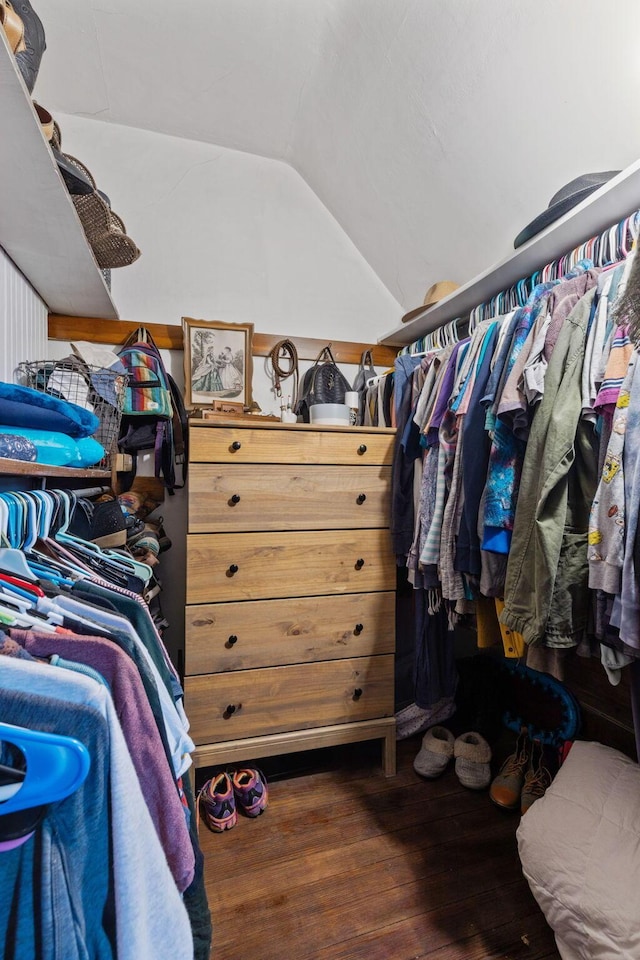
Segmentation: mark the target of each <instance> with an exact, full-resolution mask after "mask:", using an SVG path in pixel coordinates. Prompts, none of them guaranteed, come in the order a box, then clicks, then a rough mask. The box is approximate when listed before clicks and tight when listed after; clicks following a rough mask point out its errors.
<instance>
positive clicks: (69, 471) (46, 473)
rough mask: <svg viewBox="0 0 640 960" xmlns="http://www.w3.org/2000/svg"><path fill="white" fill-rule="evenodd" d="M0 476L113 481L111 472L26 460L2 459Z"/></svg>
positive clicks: (0, 459) (0, 460) (0, 461)
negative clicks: (56, 465)
mask: <svg viewBox="0 0 640 960" xmlns="http://www.w3.org/2000/svg"><path fill="white" fill-rule="evenodd" d="M0 476H13V477H16V476H20V477H67V478H74V479H78V480H86V479H87V478H91V479H96V480H97V479H100V480H107V479H111V471H110V470H98V469H93V468H91V469H83V468H81V467H54V466H50V465H49V464H47V463H30V462H27V461H25V460H10V459H8V458H7V459H3V458H0Z"/></svg>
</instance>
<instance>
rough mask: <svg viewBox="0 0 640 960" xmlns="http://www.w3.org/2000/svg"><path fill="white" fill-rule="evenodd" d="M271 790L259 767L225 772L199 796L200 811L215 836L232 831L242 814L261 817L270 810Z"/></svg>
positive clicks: (209, 781) (208, 782)
mask: <svg viewBox="0 0 640 960" xmlns="http://www.w3.org/2000/svg"><path fill="white" fill-rule="evenodd" d="M268 800H269V788H268V787H267V781H266V778H265V776H264V774H263V773H262V772H261V771H260V770H258V769H256V768H255V767H243V768H241V769H240V770H234V771H232V772H231V773H228V772H227V771H226V770H223V771H221V772H220V773H218V774H216V776H215V777H212V778H211V780H207V782H206V783H205V785H204V786H203V787H202V790H201V791H200V793H199V794H198V811H200V810H202V815H203V817H204V822H205V823H206V825H207V826H208V827H209V829H210V830H213V832H214V833H222V832H223V831H224V830H231V828H232V827H235V825H236V823H237V822H238V810H240V811H241V812H242V813H244V815H245V816H247V817H258V816H260V814H261V813H262V811H263V810H264V808H265V807H266V806H267V803H268Z"/></svg>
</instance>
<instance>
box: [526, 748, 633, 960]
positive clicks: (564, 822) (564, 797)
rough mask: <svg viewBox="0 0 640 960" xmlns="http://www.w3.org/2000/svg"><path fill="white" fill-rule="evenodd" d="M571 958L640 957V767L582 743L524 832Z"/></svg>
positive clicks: (533, 879)
mask: <svg viewBox="0 0 640 960" xmlns="http://www.w3.org/2000/svg"><path fill="white" fill-rule="evenodd" d="M517 838H518V851H519V853H520V860H521V862H522V869H523V872H524V875H525V877H526V878H527V880H528V882H529V886H530V887H531V891H532V893H533V895H534V897H535V898H536V900H537V901H538V903H539V905H540V907H541V909H542V911H543V913H544V915H545V917H546V918H547V922H548V923H549V925H550V926H551V928H552V929H553V931H554V933H555V936H556V943H557V946H558V951H559V953H560V956H561V957H562V958H563V960H620V958H621V957H629V958H632V957H640V923H639V922H638V918H640V767H639V766H638V764H637V763H634V762H633V761H632V760H630V759H629V758H628V757H627V756H625V755H624V754H623V753H620V752H619V751H618V750H612V749H611V748H610V747H605V746H603V745H602V744H601V743H585V742H582V741H577V742H576V743H574V744H573V746H572V747H571V750H570V752H569V756H568V757H567V759H566V760H565V762H564V764H563V765H562V767H561V768H560V770H559V771H558V773H557V775H556V778H555V780H554V781H553V783H552V784H551V786H550V787H549V788H548V790H547V791H546V793H545V795H544V797H542V798H541V799H539V800H536V802H535V803H534V804H533V806H532V807H531V808H530V809H529V810H528V811H527V813H526V814H525V815H524V816H523V817H522V820H521V822H520V826H519V827H518V832H517Z"/></svg>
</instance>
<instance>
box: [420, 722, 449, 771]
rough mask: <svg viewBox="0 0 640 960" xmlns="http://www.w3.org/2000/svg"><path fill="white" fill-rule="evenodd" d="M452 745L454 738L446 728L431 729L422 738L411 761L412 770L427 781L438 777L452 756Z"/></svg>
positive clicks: (436, 727)
mask: <svg viewBox="0 0 640 960" xmlns="http://www.w3.org/2000/svg"><path fill="white" fill-rule="evenodd" d="M454 743H455V737H454V735H453V734H452V733H451V731H450V730H447V728H446V727H438V726H435V727H431V729H430V730H427V732H426V733H425V735H424V737H423V738H422V746H421V747H420V751H419V753H418V755H417V756H416V758H415V760H414V761H413V769H414V770H415V771H416V773H419V774H420V776H421V777H426V778H427V779H428V780H434V779H435V778H436V777H439V776H440V774H442V773H444V771H445V769H446V767H447V764H448V763H449V760H451V758H452V756H453V745H454Z"/></svg>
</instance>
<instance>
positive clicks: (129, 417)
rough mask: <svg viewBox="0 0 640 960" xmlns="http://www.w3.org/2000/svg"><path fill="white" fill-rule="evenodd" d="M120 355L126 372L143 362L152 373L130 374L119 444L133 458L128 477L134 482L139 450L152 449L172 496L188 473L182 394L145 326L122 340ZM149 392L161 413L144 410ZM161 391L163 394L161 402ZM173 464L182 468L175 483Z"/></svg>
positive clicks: (157, 475) (131, 371)
mask: <svg viewBox="0 0 640 960" xmlns="http://www.w3.org/2000/svg"><path fill="white" fill-rule="evenodd" d="M119 356H120V359H121V361H122V362H123V364H124V365H125V367H126V368H127V370H128V372H129V373H131V374H132V373H133V371H134V370H136V369H137V368H139V367H140V366H142V365H144V366H145V368H146V369H147V370H148V371H149V370H152V371H153V374H154V376H153V377H152V378H151V377H147V378H146V379H142V380H140V379H138V378H137V377H136V376H132V378H131V379H130V382H129V386H128V393H129V394H133V395H132V396H131V397H130V398H129V403H128V404H127V405H126V407H125V413H124V414H123V416H122V421H121V424H120V438H119V440H118V447H119V449H120V451H121V452H122V453H127V454H129V455H130V456H131V457H132V460H133V469H132V471H131V473H130V480H131V481H133V477H135V475H136V471H137V466H138V453H140V452H141V451H145V450H153V451H154V453H155V468H154V472H155V475H156V477H158V478H159V479H161V480H162V481H163V483H164V485H165V487H166V488H167V490H168V492H169V494H171V495H172V494H173V493H174V491H175V490H176V489H180V488H181V487H184V485H185V481H186V476H187V460H188V430H189V426H188V420H187V412H186V409H185V406H184V401H183V399H182V394H181V393H180V391H179V390H178V387H177V385H176V382H175V380H174V379H173V377H172V376H171V375H170V374H169V373H167V370H166V368H165V366H164V362H163V360H162V357H161V355H160V351H159V349H158V347H157V346H156V344H155V343H154V341H153V337H152V336H151V334H150V333H149V331H148V330H146V329H145V328H144V327H140V328H139V329H138V330H137V331H136V333H135V334H133V335H132V337H130V338H129V339H128V340H127V341H126V342H125V344H124V346H123V347H122V349H121V350H120V352H119ZM150 361H152V362H151V363H150ZM136 391H140V399H139V401H138V400H137V398H136V396H135V392H136ZM151 394H153V396H154V397H155V398H156V400H158V401H159V402H158V406H159V407H160V408H161V409H162V411H163V412H162V413H161V414H150V413H148V412H147V411H146V410H145V405H147V401H148V398H149V396H150V395H151ZM162 394H165V395H166V396H165V398H164V401H163V399H162ZM136 407H137V408H138V409H137V410H136ZM176 465H180V466H181V467H182V483H176V470H175V468H176ZM125 482H126V481H125Z"/></svg>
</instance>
